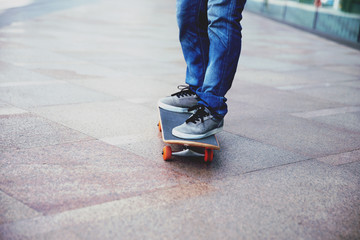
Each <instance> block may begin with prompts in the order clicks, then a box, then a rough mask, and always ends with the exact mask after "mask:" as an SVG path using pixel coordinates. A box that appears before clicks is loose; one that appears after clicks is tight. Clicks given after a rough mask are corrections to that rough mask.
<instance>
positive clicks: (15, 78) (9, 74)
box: [0, 60, 53, 86]
mask: <svg viewBox="0 0 360 240" xmlns="http://www.w3.org/2000/svg"><path fill="white" fill-rule="evenodd" d="M0 72H1V74H0V84H3V83H8V82H11V83H16V82H34V81H35V82H51V80H53V79H52V78H50V77H47V76H44V75H42V74H39V73H36V72H33V71H31V70H27V69H25V68H23V67H19V66H15V65H13V64H10V63H7V62H3V61H1V60H0ZM0 86H1V85H0Z"/></svg>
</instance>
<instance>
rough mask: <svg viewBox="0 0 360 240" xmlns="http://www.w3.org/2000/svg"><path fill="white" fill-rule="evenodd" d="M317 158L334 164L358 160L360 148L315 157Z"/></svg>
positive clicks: (359, 158) (359, 159)
mask: <svg viewBox="0 0 360 240" xmlns="http://www.w3.org/2000/svg"><path fill="white" fill-rule="evenodd" d="M317 160H319V161H321V162H324V163H327V164H330V165H334V166H337V165H343V164H348V163H353V162H358V161H360V150H355V151H351V152H344V153H340V154H335V155H329V156H326V157H322V158H317Z"/></svg>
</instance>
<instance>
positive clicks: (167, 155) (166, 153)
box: [162, 146, 172, 161]
mask: <svg viewBox="0 0 360 240" xmlns="http://www.w3.org/2000/svg"><path fill="white" fill-rule="evenodd" d="M171 152H172V151H171V147H170V146H165V147H164V148H163V152H162V154H163V159H164V160H165V161H167V160H170V159H171V155H172V153H171Z"/></svg>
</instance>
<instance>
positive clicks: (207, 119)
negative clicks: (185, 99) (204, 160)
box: [172, 104, 224, 139]
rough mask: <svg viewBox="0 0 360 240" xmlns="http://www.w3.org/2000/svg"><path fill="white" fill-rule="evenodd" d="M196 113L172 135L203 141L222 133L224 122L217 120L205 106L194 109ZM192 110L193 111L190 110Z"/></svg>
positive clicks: (173, 131) (176, 128)
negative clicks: (202, 139)
mask: <svg viewBox="0 0 360 240" xmlns="http://www.w3.org/2000/svg"><path fill="white" fill-rule="evenodd" d="M194 108H195V109H196V112H195V113H194V114H193V115H191V116H190V118H189V119H187V120H186V121H185V123H183V124H181V125H180V126H177V127H175V128H174V129H173V130H172V134H173V135H174V136H175V137H179V138H184V139H201V138H205V137H208V136H210V135H213V134H215V133H218V132H220V131H222V129H223V126H224V120H223V119H221V120H219V119H217V118H215V117H214V116H213V115H212V114H211V112H210V110H209V109H208V108H206V107H205V106H203V105H200V104H199V105H197V106H195V107H194ZM190 110H192V109H190Z"/></svg>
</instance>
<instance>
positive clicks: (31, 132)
mask: <svg viewBox="0 0 360 240" xmlns="http://www.w3.org/2000/svg"><path fill="white" fill-rule="evenodd" d="M0 132H1V134H0V152H3V151H5V150H6V149H9V148H10V149H12V148H31V147H39V146H47V145H55V144H59V143H65V142H73V141H81V140H90V139H91V138H90V137H89V136H87V135H85V134H82V133H79V132H77V131H74V130H72V129H69V128H67V127H64V126H62V125H59V124H56V123H54V122H51V121H49V120H47V119H44V118H41V117H38V116H36V115H33V114H16V115H0Z"/></svg>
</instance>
